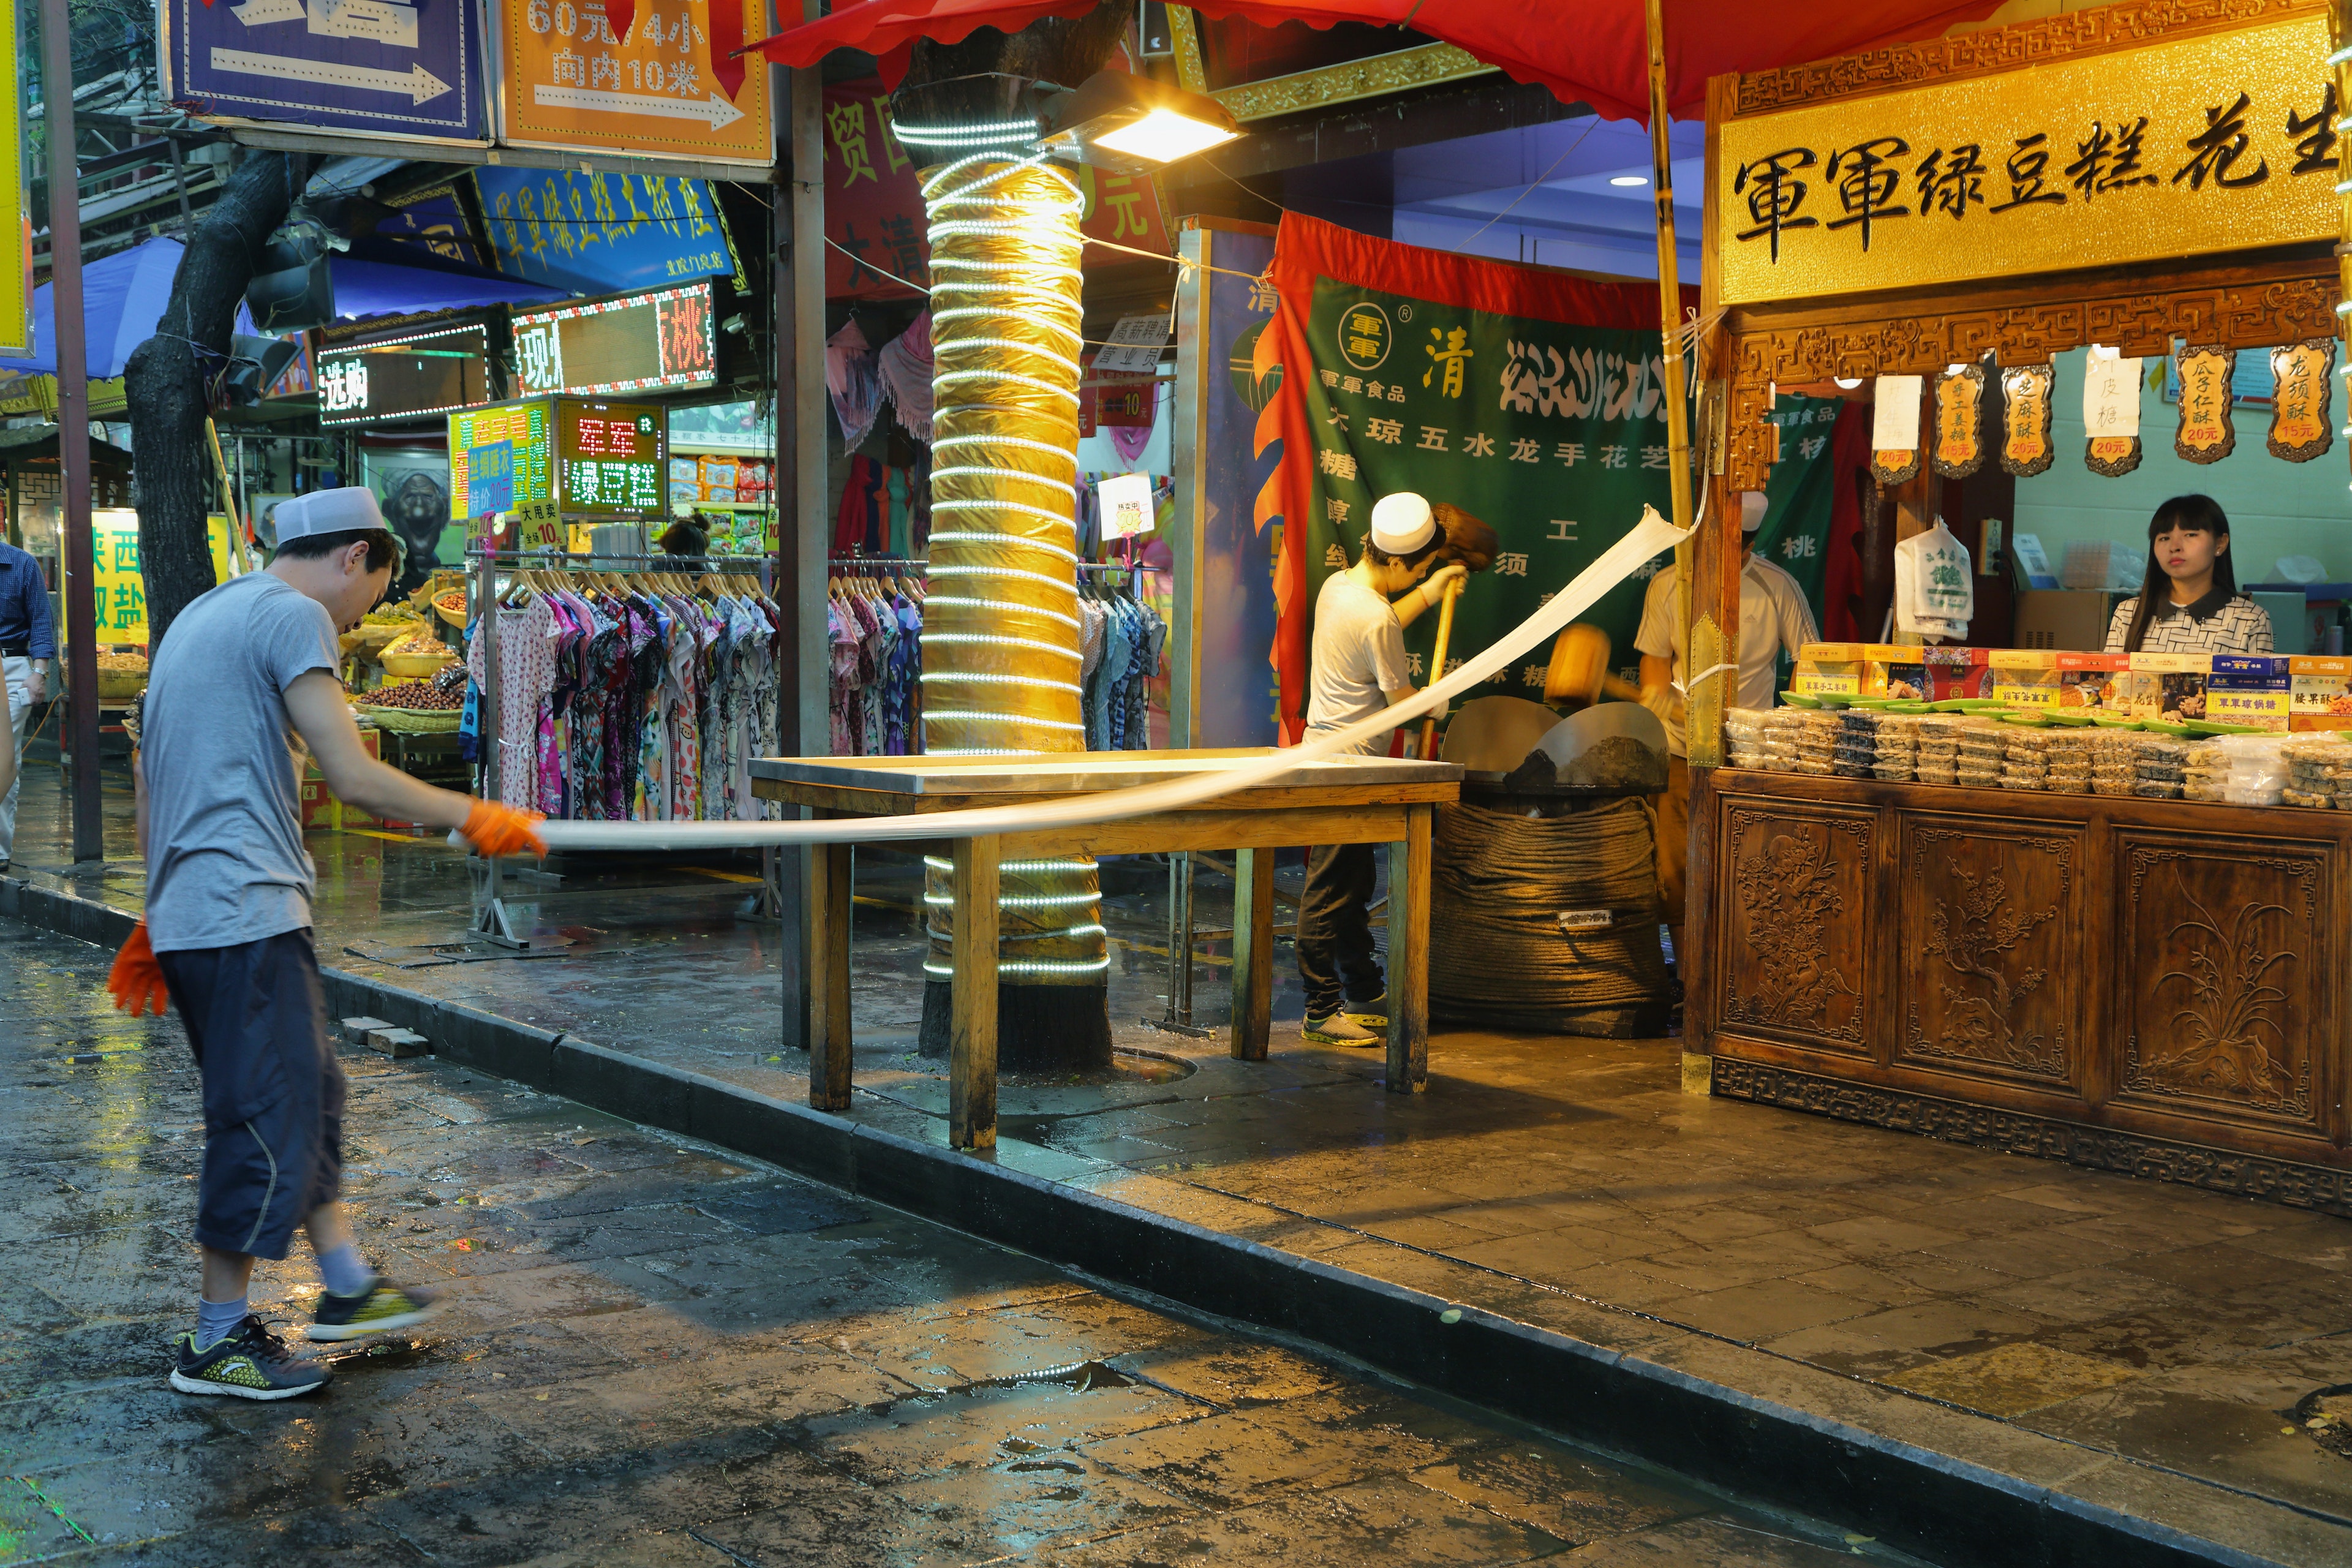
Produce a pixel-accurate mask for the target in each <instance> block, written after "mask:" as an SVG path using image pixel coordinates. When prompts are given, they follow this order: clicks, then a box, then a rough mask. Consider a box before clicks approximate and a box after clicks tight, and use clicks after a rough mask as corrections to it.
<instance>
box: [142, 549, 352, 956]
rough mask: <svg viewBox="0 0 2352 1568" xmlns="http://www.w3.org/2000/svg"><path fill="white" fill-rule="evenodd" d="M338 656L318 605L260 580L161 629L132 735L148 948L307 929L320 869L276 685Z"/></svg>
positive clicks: (239, 581)
mask: <svg viewBox="0 0 2352 1568" xmlns="http://www.w3.org/2000/svg"><path fill="white" fill-rule="evenodd" d="M337 659H338V656H337V652H336V646H335V627H334V623H333V622H332V621H331V620H330V619H329V617H328V615H327V610H326V606H325V605H321V604H320V603H319V602H318V601H317V600H316V599H312V598H310V597H308V596H306V595H303V594H302V593H300V592H299V591H298V590H297V589H295V588H293V587H291V586H290V585H289V584H286V583H284V582H281V581H280V580H279V579H278V578H276V577H272V576H271V575H269V574H268V573H266V572H254V573H250V574H247V575H245V576H242V577H232V578H230V579H229V580H228V581H227V582H226V583H224V584H221V585H220V586H219V587H217V588H215V589H214V590H212V592H210V593H208V594H205V595H203V596H202V597H201V598H199V599H197V600H196V602H195V603H194V604H192V605H189V606H188V607H187V608H186V609H185V610H184V611H182V612H181V613H180V616H179V618H178V619H176V620H174V621H173V623H172V632H171V635H170V636H169V637H166V638H165V639H164V640H163V651H162V653H161V654H159V655H158V656H157V658H156V659H155V667H154V670H153V672H152V675H151V676H150V678H149V679H148V683H147V707H146V724H145V727H144V729H143V730H142V734H141V741H142V747H141V763H142V767H143V768H144V769H145V772H146V777H147V934H148V936H149V938H150V939H151V940H152V942H154V944H155V951H156V952H178V951H181V950H183V949H186V948H197V947H234V946H236V944H237V943H239V942H259V941H261V940H262V939H263V938H264V937H272V936H277V935H278V934H279V933H280V932H283V931H300V930H302V929H304V928H305V927H307V926H309V925H310V894H311V892H312V890H313V889H314V888H315V886H316V879H317V875H318V873H317V870H316V868H314V867H312V865H311V864H310V853H309V852H308V851H307V850H305V849H304V848H303V847H302V805H301V794H300V784H299V780H298V779H297V778H296V776H295V772H294V754H293V752H292V751H291V749H290V736H291V733H292V723H291V721H289V719H288V718H287V715H286V689H287V688H288V687H289V686H291V685H292V684H293V683H294V681H295V680H296V679H298V678H299V677H301V676H304V675H307V674H309V673H310V671H311V670H314V669H323V670H325V671H327V672H328V673H329V674H332V673H334V670H335V666H336V663H337Z"/></svg>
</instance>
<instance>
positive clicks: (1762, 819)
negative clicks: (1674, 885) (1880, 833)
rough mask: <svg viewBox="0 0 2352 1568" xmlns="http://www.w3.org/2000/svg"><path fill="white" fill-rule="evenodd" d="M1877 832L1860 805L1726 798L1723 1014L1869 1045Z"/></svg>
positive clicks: (1850, 1049) (1847, 1047)
mask: <svg viewBox="0 0 2352 1568" xmlns="http://www.w3.org/2000/svg"><path fill="white" fill-rule="evenodd" d="M1873 834H1874V823H1873V820H1872V819H1871V818H1870V817H1867V816H1854V815H1832V814H1828V813H1815V812H1809V811H1804V810H1801V809H1799V808H1792V807H1790V805H1787V804H1786V803H1779V804H1776V805H1771V806H1769V807H1759V806H1756V805H1748V804H1745V803H1742V802H1738V801H1734V802H1732V803H1731V804H1730V805H1727V808H1726V810H1725V813H1724V846H1723V859H1722V864H1723V866H1724V867H1725V868H1726V871H1727V875H1726V877H1725V882H1726V884H1727V885H1726V887H1725V889H1724V906H1723V907H1724V932H1725V939H1726V947H1725V962H1726V976H1725V985H1724V1004H1723V1011H1722V1016H1721V1022H1722V1023H1724V1024H1725V1025H1727V1026H1734V1027H1737V1028H1738V1029H1741V1030H1742V1031H1744V1032H1750V1033H1754V1034H1756V1035H1758V1036H1759V1037H1765V1038H1777V1039H1780V1040H1785V1041H1787V1042H1789V1043H1790V1044H1792V1045H1801V1046H1808V1047H1815V1048H1819V1049H1827V1050H1834V1051H1840V1052H1844V1053H1847V1054H1851V1055H1856V1056H1863V1055H1868V1054H1869V1051H1870V1046H1869V1038H1868V1037H1869V1018H1868V1011H1869V1009H1868V1005H1867V1003H1866V1001H1865V994H1866V993H1867V991H1868V990H1869V974H1868V971H1869V953H1868V949H1869V935H1870V917H1871V910H1870V907H1869V906H1870V867H1871V857H1872V854H1873V852H1874V850H1873Z"/></svg>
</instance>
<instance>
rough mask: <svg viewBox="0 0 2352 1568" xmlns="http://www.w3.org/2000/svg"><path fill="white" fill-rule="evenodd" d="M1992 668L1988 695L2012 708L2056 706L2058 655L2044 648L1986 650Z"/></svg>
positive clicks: (1987, 660)
mask: <svg viewBox="0 0 2352 1568" xmlns="http://www.w3.org/2000/svg"><path fill="white" fill-rule="evenodd" d="M1985 662H1986V663H1987V664H1989V665H1990V666H1991V667H1992V694H1993V696H1994V697H1995V698H1996V699H1998V700H2000V701H2002V702H2006V703H2008V704H2010V706H2011V707H2013V708H2055V707H2056V706H2058V656H2057V655H2056V654H2055V653H2053V652H2052V651H2051V650H2050V649H2048V648H2039V647H1997V648H1991V649H1988V650H1987V652H1986V655H1985Z"/></svg>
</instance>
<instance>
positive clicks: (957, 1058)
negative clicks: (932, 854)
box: [948, 836, 1002, 1149]
mask: <svg viewBox="0 0 2352 1568" xmlns="http://www.w3.org/2000/svg"><path fill="white" fill-rule="evenodd" d="M1001 847H1002V841H1001V840H999V839H998V838H996V837H993V836H990V837H982V838H959V839H957V840H956V841H955V850H954V859H955V904H954V913H953V919H954V925H953V928H952V930H953V942H954V948H955V981H954V987H953V994H952V997H951V1000H950V1010H949V1036H948V1142H949V1143H950V1146H952V1147H954V1148H958V1149H993V1148H995V1147H996V892H997V856H998V853H999V851H1000V849H1001Z"/></svg>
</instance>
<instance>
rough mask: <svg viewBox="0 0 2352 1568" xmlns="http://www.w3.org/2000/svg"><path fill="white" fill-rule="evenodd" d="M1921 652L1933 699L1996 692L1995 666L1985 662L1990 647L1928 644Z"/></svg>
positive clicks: (1928, 691)
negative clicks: (1931, 645) (1993, 674)
mask: <svg viewBox="0 0 2352 1568" xmlns="http://www.w3.org/2000/svg"><path fill="white" fill-rule="evenodd" d="M1919 652H1920V655H1921V657H1922V658H1924V660H1925V666H1926V669H1927V700H1929V701H1930V702H1948V701H1950V700H1953V699H1954V698H1958V697H1976V698H1989V697H1990V696H1991V695H1992V666H1991V665H1990V664H1987V663H1986V662H1985V659H1986V657H1987V655H1988V654H1990V652H1991V650H1990V648H1981V647H1925V648H1921V649H1920V650H1919Z"/></svg>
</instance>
